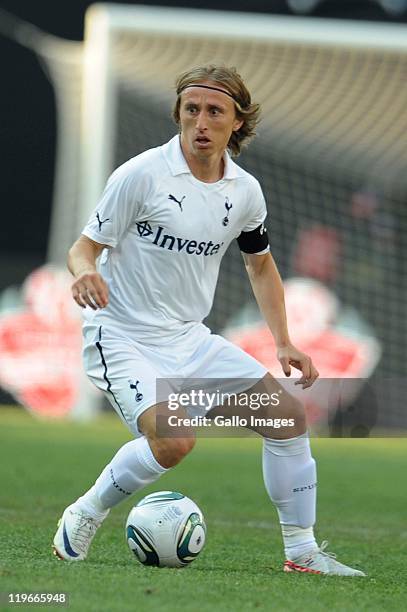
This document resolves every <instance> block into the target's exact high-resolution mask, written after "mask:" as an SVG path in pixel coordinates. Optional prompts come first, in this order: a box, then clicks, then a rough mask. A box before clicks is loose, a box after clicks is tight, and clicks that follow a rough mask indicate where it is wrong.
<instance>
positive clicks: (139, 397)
mask: <svg viewBox="0 0 407 612" xmlns="http://www.w3.org/2000/svg"><path fill="white" fill-rule="evenodd" d="M129 383H130V389H135V391H136V395H135V400H136V402H141V400H142V399H143V397H144V396H143V394H142V393H140V391H139V390H138V389H137V387H138V385H139V384H140V381H139V380H136V382H135V383H133V382H132V381H131V380H129Z"/></svg>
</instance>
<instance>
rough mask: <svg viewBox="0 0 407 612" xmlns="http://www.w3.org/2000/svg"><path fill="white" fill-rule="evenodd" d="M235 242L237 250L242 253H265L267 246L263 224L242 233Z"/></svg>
mask: <svg viewBox="0 0 407 612" xmlns="http://www.w3.org/2000/svg"><path fill="white" fill-rule="evenodd" d="M237 242H238V245H239V249H240V250H241V251H243V253H248V254H252V253H261V252H262V251H265V250H266V249H267V247H268V245H269V239H268V236H267V229H266V228H265V227H264V224H263V223H261V224H260V225H259V226H258V227H256V229H254V230H252V231H251V232H242V233H241V234H240V235H239V236H238V237H237Z"/></svg>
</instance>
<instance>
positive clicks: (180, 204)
mask: <svg viewBox="0 0 407 612" xmlns="http://www.w3.org/2000/svg"><path fill="white" fill-rule="evenodd" d="M185 197H186V196H182V198H181V199H180V200H177V198H176V197H175V196H173V195H172V194H171V193H170V194H169V195H168V199H169V200H172V201H173V202H176V203H177V204H178V206H179V208H180V210H181V212H182V202H183V201H184V200H185Z"/></svg>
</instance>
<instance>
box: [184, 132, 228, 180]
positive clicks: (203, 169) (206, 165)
mask: <svg viewBox="0 0 407 612" xmlns="http://www.w3.org/2000/svg"><path fill="white" fill-rule="evenodd" d="M181 149H182V153H183V155H184V157H185V160H186V162H187V164H188V166H189V169H190V170H191V172H192V174H193V175H194V177H195V178H196V179H198V180H199V181H202V182H204V183H216V182H217V181H220V180H221V178H222V177H223V173H224V169H225V162H224V160H223V154H222V155H219V154H214V155H211V156H208V157H203V158H199V157H197V156H196V155H193V154H192V153H191V152H190V151H189V150H188V147H187V146H186V145H185V144H184V143H182V141H181Z"/></svg>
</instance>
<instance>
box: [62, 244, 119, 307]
mask: <svg viewBox="0 0 407 612" xmlns="http://www.w3.org/2000/svg"><path fill="white" fill-rule="evenodd" d="M105 248H108V247H107V245H105V244H99V243H98V242H95V241H94V240H91V239H90V238H88V237H87V236H84V235H83V234H82V235H81V236H80V238H78V240H77V241H76V242H75V243H74V244H73V245H72V247H71V248H70V250H69V253H68V269H69V271H70V272H71V274H73V276H74V277H75V282H74V283H73V285H72V297H73V299H74V300H75V302H76V303H77V304H79V306H81V307H82V308H86V306H87V305H88V306H90V307H91V308H93V310H97V308H98V307H99V308H104V307H105V306H107V304H108V301H109V289H108V286H107V284H106V282H105V280H104V279H103V277H102V276H101V274H99V273H98V272H97V271H96V260H97V258H98V257H99V255H100V254H101V252H102V251H103V249H105Z"/></svg>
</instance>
